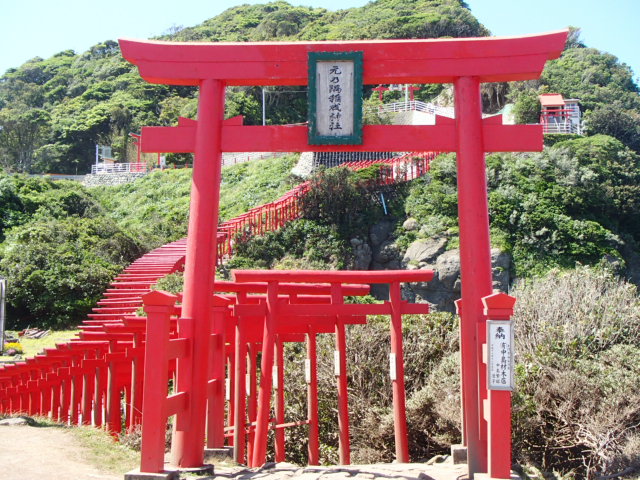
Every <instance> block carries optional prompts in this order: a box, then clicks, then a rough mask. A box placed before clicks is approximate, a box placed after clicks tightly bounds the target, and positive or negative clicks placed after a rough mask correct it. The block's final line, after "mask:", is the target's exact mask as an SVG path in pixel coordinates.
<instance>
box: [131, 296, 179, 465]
mask: <svg viewBox="0 0 640 480" xmlns="http://www.w3.org/2000/svg"><path fill="white" fill-rule="evenodd" d="M142 298H143V300H144V304H145V305H144V310H145V312H146V314H147V345H146V349H145V364H147V365H153V368H152V369H148V370H147V371H146V372H145V373H146V375H145V380H144V396H143V403H142V412H143V416H142V446H141V453H140V471H141V472H149V473H158V472H162V471H163V470H164V442H165V428H166V425H167V417H166V415H167V413H166V411H165V400H166V397H167V389H168V377H167V373H168V370H169V351H168V346H169V326H170V314H171V312H172V311H173V306H174V304H175V302H176V299H177V297H176V296H175V295H171V294H169V293H167V292H161V291H154V292H151V293H148V294H146V295H145V296H143V297H142Z"/></svg>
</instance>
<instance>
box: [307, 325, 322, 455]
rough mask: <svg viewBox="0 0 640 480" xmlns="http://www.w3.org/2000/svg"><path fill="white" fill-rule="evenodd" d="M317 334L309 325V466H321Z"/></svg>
mask: <svg viewBox="0 0 640 480" xmlns="http://www.w3.org/2000/svg"><path fill="white" fill-rule="evenodd" d="M317 356H318V354H317V344H316V333H315V330H314V329H313V327H311V326H310V325H309V333H308V334H307V361H308V362H309V373H310V375H309V377H310V378H309V383H308V384H307V418H308V419H309V445H308V449H309V465H319V464H320V427H319V419H318V358H317Z"/></svg>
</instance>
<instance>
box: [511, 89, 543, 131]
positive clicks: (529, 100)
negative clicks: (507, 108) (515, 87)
mask: <svg viewBox="0 0 640 480" xmlns="http://www.w3.org/2000/svg"><path fill="white" fill-rule="evenodd" d="M512 101H513V102H514V106H513V115H514V117H515V121H516V123H539V122H540V100H538V92H536V91H535V90H522V91H520V92H518V93H517V94H514V95H512Z"/></svg>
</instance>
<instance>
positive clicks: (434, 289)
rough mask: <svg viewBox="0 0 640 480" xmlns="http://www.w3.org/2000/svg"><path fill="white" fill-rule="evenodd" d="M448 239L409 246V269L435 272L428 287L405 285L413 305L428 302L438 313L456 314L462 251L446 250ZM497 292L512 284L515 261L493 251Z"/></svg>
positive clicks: (406, 254)
mask: <svg viewBox="0 0 640 480" xmlns="http://www.w3.org/2000/svg"><path fill="white" fill-rule="evenodd" d="M446 244H447V239H446V238H433V239H430V240H417V241H415V242H414V243H413V244H411V245H410V246H409V249H407V252H406V253H405V255H404V257H403V261H402V263H403V265H404V266H405V268H408V269H425V270H433V271H434V277H433V280H432V281H431V282H428V283H412V284H408V285H405V286H404V288H403V295H404V296H405V298H406V299H408V300H410V301H413V302H416V301H417V302H420V301H424V302H428V303H429V304H431V306H432V308H433V310H434V311H447V312H455V304H454V302H455V301H456V300H457V299H458V298H460V295H461V287H462V282H461V279H460V250H458V249H455V250H445V248H446ZM491 266H492V273H493V288H494V289H497V290H502V291H506V290H507V288H508V286H509V283H510V280H511V278H510V273H509V272H510V267H511V258H510V256H509V255H508V254H507V253H504V252H502V251H500V250H498V249H492V250H491Z"/></svg>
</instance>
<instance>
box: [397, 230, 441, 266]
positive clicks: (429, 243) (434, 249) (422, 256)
mask: <svg viewBox="0 0 640 480" xmlns="http://www.w3.org/2000/svg"><path fill="white" fill-rule="evenodd" d="M447 242H448V240H447V238H446V237H436V238H432V239H428V240H416V241H415V242H413V243H412V244H411V245H409V248H408V249H407V251H406V252H405V254H404V257H403V259H402V263H403V264H404V265H405V267H407V266H409V267H410V266H412V265H420V264H421V263H424V264H428V263H433V262H434V261H435V259H436V258H438V256H440V255H442V253H444V250H445V248H446V246H447Z"/></svg>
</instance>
